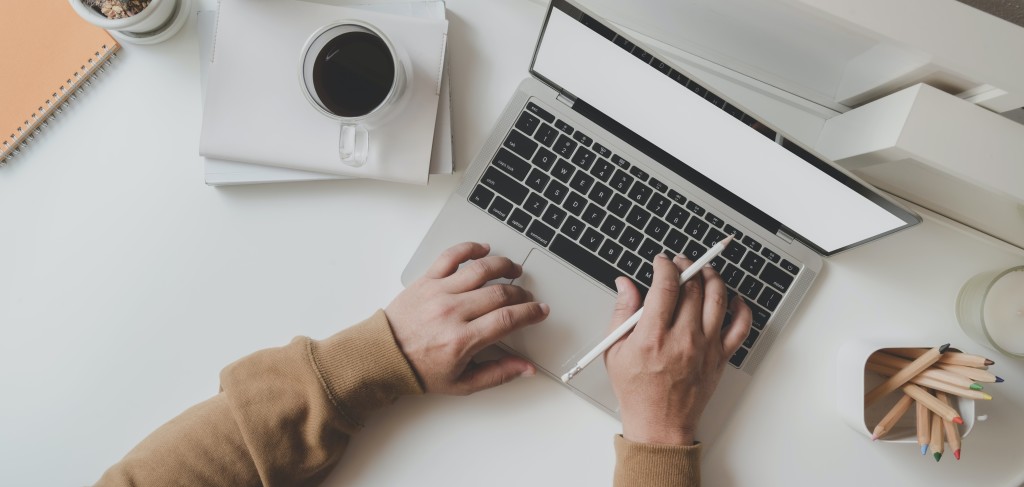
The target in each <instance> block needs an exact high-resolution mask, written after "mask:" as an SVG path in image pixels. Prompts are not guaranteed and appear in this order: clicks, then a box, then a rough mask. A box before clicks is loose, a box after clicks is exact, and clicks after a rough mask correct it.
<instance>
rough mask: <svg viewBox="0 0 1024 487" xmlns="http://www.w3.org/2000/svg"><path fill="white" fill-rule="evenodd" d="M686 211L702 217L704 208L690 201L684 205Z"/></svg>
mask: <svg viewBox="0 0 1024 487" xmlns="http://www.w3.org/2000/svg"><path fill="white" fill-rule="evenodd" d="M686 209H687V210H690V211H691V212H693V214H695V215H697V216H704V207H702V206H700V205H698V204H697V202H695V201H691V202H689V203H687V204H686Z"/></svg>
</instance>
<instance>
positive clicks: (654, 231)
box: [644, 218, 668, 242]
mask: <svg viewBox="0 0 1024 487" xmlns="http://www.w3.org/2000/svg"><path fill="white" fill-rule="evenodd" d="M667 232H668V223H665V222H663V221H661V220H658V219H657V218H655V219H653V220H651V222H650V223H648V224H647V228H645V229H644V233H646V234H647V236H648V237H651V238H652V239H654V241H655V242H661V239H663V238H665V233H667Z"/></svg>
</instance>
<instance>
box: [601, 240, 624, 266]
mask: <svg viewBox="0 0 1024 487" xmlns="http://www.w3.org/2000/svg"><path fill="white" fill-rule="evenodd" d="M597 253H598V255H600V256H601V257H604V259H605V260H607V261H609V262H615V261H617V260H619V256H620V255H622V246H621V245H619V244H617V243H615V241H614V240H612V239H608V240H605V241H604V243H603V244H601V250H600V251H598V252H597Z"/></svg>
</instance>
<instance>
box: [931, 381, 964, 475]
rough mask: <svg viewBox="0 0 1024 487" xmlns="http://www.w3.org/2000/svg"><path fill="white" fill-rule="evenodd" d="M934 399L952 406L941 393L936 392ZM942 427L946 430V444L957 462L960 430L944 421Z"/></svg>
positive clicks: (950, 422) (947, 398)
mask: <svg viewBox="0 0 1024 487" xmlns="http://www.w3.org/2000/svg"><path fill="white" fill-rule="evenodd" d="M935 397H936V398H938V399H939V400H940V401H942V402H944V403H946V404H948V405H950V406H952V404H950V400H949V396H947V395H945V394H943V393H942V392H936V393H935ZM942 427H943V428H944V429H945V430H946V443H949V449H950V450H953V456H954V457H956V459H957V460H959V459H960V445H961V441H960V440H961V438H960V429H959V428H957V427H956V424H955V423H953V422H952V421H946V420H942Z"/></svg>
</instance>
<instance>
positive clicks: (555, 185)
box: [544, 181, 569, 205]
mask: <svg viewBox="0 0 1024 487" xmlns="http://www.w3.org/2000/svg"><path fill="white" fill-rule="evenodd" d="M567 194H569V188H566V187H565V185H564V184H562V183H560V182H558V181H551V184H549V185H548V189H546V190H544V197H545V198H547V199H549V200H551V202H552V203H554V204H556V205H560V204H562V200H564V199H565V195H567Z"/></svg>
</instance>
